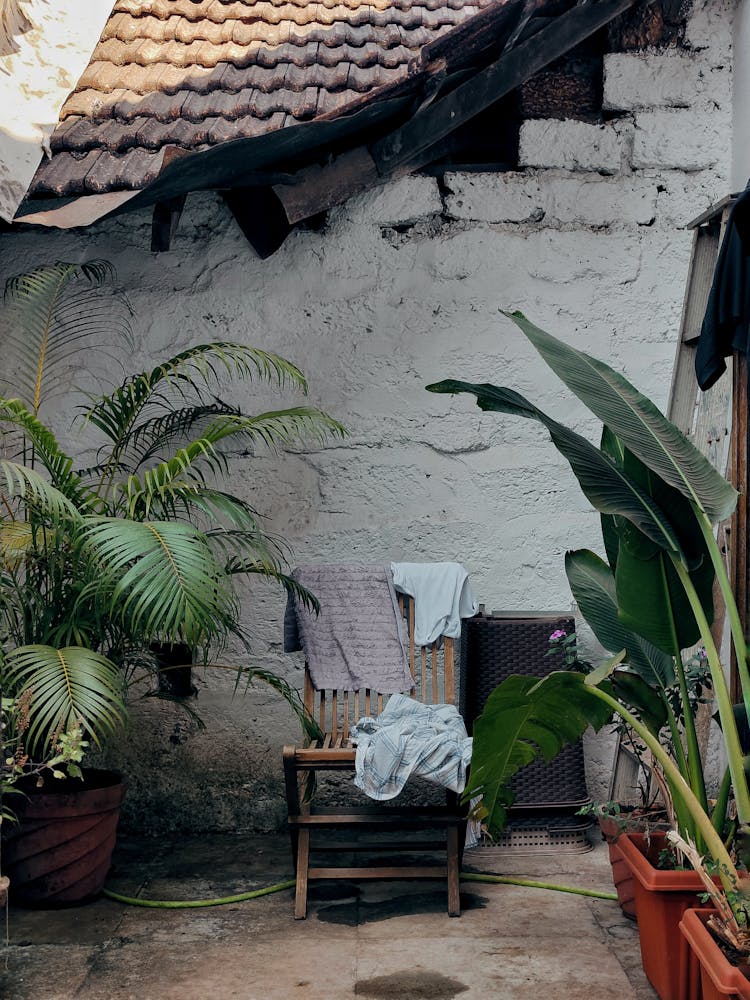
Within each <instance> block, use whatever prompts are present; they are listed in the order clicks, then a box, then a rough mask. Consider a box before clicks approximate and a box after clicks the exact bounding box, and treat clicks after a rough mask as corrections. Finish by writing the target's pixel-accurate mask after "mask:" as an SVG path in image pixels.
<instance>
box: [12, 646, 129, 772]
mask: <svg viewBox="0 0 750 1000" xmlns="http://www.w3.org/2000/svg"><path fill="white" fill-rule="evenodd" d="M3 678H4V684H5V686H6V688H7V689H11V688H12V689H15V690H16V691H18V692H19V693H20V692H21V691H23V690H25V689H26V688H29V687H30V688H31V691H32V701H31V715H30V726H29V731H28V733H27V734H26V736H25V742H26V749H27V751H29V752H30V753H31V754H32V756H35V757H37V758H38V759H40V760H42V759H44V757H45V756H46V754H47V752H48V750H49V749H50V746H51V742H52V740H53V738H54V737H55V735H56V734H57V733H59V732H60V731H61V730H64V729H68V728H70V727H71V726H73V725H75V724H76V723H77V722H78V721H79V720H80V722H81V723H82V726H83V728H84V729H85V730H86V731H87V732H89V733H90V734H91V736H92V738H93V739H94V741H95V742H96V743H97V744H101V741H102V739H103V738H104V737H106V736H109V735H110V734H112V733H113V732H114V731H115V730H116V729H117V728H118V727H119V726H120V725H121V724H122V722H123V720H124V717H125V705H124V696H123V689H122V679H121V675H120V672H119V670H118V669H117V667H116V666H115V664H114V663H112V662H111V661H110V660H108V659H107V658H106V657H105V656H102V655H101V654H99V653H95V652H93V650H90V649H83V648H81V647H79V646H67V647H65V648H63V649H55V648H54V647H52V646H44V645H27V646H18V647H17V648H16V649H13V650H11V651H10V652H9V653H7V654H6V656H5V663H4V667H3Z"/></svg>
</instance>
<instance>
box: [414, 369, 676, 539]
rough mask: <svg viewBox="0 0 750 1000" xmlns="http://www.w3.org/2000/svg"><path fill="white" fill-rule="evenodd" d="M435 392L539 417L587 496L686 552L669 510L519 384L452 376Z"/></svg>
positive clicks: (438, 384)
mask: <svg viewBox="0 0 750 1000" xmlns="http://www.w3.org/2000/svg"><path fill="white" fill-rule="evenodd" d="M427 390H428V391H429V392H441V393H457V392H467V393H471V394H472V395H474V396H476V399H477V406H479V407H480V409H482V410H492V411H497V412H500V413H510V414H513V415H515V416H520V417H528V418H530V419H532V420H538V421H539V422H540V423H541V424H543V425H544V426H545V427H546V428H547V430H548V431H549V434H550V437H551V438H552V442H553V444H554V445H555V447H556V448H557V449H558V451H559V452H560V453H561V454H562V455H563V456H564V457H565V458H566V459H567V460H568V462H569V463H570V467H571V468H572V470H573V472H574V474H575V476H576V479H577V480H578V482H579V483H580V486H581V489H582V490H583V492H584V494H585V495H586V497H587V499H588V500H589V501H590V502H591V503H592V504H593V505H594V507H596V509H597V510H599V511H601V512H603V513H606V514H617V515H619V516H621V517H624V518H626V519H627V520H629V521H632V522H633V523H634V524H635V525H637V527H638V528H639V530H640V531H642V532H643V533H644V534H645V535H646V536H647V537H648V538H649V539H651V540H652V541H653V542H655V543H656V545H658V546H659V547H661V548H665V549H667V550H668V551H670V552H674V553H675V554H676V555H677V556H678V557H680V556H681V552H680V545H679V541H678V539H677V536H676V535H675V533H674V530H673V528H672V526H671V524H670V523H669V519H668V518H667V516H666V514H665V513H664V511H662V510H660V508H659V507H658V506H657V505H656V504H655V503H654V501H653V500H652V499H651V498H650V497H649V496H647V494H646V493H644V491H643V490H641V489H640V488H639V487H638V486H637V485H636V484H635V483H634V482H633V481H632V480H631V479H629V477H628V476H627V475H626V474H625V472H624V471H623V470H622V469H620V468H618V466H617V465H616V464H615V463H614V462H613V461H612V460H611V459H610V458H609V456H607V455H605V454H604V453H603V452H601V451H599V449H598V448H595V447H594V445H592V444H591V442H590V441H587V440H586V438H584V437H582V436H581V435H580V434H576V432H575V431H572V430H570V429H569V428H568V427H565V426H564V425H563V424H560V423H558V422H557V421H556V420H554V419H553V418H552V417H550V416H548V415H547V414H546V413H544V412H543V411H542V410H540V409H539V408H538V407H536V406H534V404H533V403H531V402H529V400H527V399H525V398H524V397H523V396H522V395H521V394H520V393H518V392H515V391H514V390H513V389H507V388H503V387H500V386H494V385H490V384H489V383H484V384H481V385H477V384H475V383H471V382H460V381H457V380H455V379H446V380H445V381H443V382H436V383H434V384H433V385H428V386H427Z"/></svg>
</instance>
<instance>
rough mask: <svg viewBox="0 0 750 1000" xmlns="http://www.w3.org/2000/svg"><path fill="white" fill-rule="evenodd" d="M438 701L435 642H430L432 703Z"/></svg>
mask: <svg viewBox="0 0 750 1000" xmlns="http://www.w3.org/2000/svg"><path fill="white" fill-rule="evenodd" d="M439 701H440V695H439V694H438V651H437V643H436V642H433V644H432V704H433V705H437V704H438V703H439Z"/></svg>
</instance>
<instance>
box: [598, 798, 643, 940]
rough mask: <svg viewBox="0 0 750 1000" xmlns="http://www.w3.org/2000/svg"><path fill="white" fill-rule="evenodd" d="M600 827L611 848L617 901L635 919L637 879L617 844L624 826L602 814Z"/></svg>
mask: <svg viewBox="0 0 750 1000" xmlns="http://www.w3.org/2000/svg"><path fill="white" fill-rule="evenodd" d="M599 828H600V829H601V831H602V836H603V837H604V839H605V840H606V841H607V847H608V849H609V863H610V864H611V865H612V881H613V882H614V884H615V892H616V893H617V902H618V903H619V904H620V909H621V910H622V912H623V913H624V914H625V916H626V917H630V919H631V920H635V880H634V878H633V875H632V873H631V871H630V866H629V865H628V864H627V862H626V861H625V859H624V858H623V856H622V851H621V850H620V848H619V847H618V846H617V841H618V840H619V838H620V836H621V835H622V828H621V827H620V825H619V824H618V822H617V820H616V819H613V818H612V817H611V816H600V817H599Z"/></svg>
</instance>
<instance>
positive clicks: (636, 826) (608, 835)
mask: <svg viewBox="0 0 750 1000" xmlns="http://www.w3.org/2000/svg"><path fill="white" fill-rule="evenodd" d="M659 816H661V817H663V816H664V811H663V810H661V809H660V810H650V811H649V810H646V811H643V810H640V811H638V812H633V813H630V812H623V813H621V814H620V815H619V816H617V817H616V818H615V817H614V816H600V817H599V829H600V830H601V831H602V836H603V837H604V839H605V840H606V842H607V847H608V849H609V863H610V864H611V865H612V881H613V882H614V884H615V891H616V892H617V902H618V903H619V904H620V909H621V910H622V912H623V913H624V914H625V916H626V917H629V918H630V919H631V920H635V919H636V912H635V880H634V878H633V874H632V872H631V871H630V866H629V865H628V864H627V862H626V861H625V859H624V858H623V856H622V851H621V850H620V848H619V847H618V846H617V841H618V840H619V839H620V837H621V836H622V835H623V833H642V832H643V831H645V830H649V831H655V830H660V831H663V830H668V829H669V823H666V822H663V821H662V820H659V819H655V817H659Z"/></svg>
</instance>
